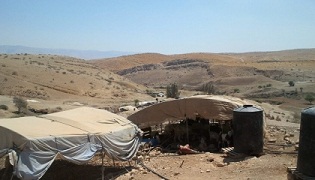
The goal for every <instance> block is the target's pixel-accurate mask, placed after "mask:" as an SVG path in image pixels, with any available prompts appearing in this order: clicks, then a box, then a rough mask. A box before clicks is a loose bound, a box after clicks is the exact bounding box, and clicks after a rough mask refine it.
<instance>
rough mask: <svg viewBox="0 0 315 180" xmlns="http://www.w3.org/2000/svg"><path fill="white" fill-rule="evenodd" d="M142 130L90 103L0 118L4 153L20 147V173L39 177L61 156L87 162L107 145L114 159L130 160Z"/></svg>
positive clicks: (0, 146)
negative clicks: (57, 110)
mask: <svg viewBox="0 0 315 180" xmlns="http://www.w3.org/2000/svg"><path fill="white" fill-rule="evenodd" d="M141 133H142V132H141V130H140V129H139V128H138V127H137V126H136V125H134V124H133V123H132V122H130V121H129V120H127V119H125V118H123V117H121V116H118V115H116V114H113V113H110V112H108V111H105V110H100V109H95V108H90V107H81V108H77V109H73V110H68V111H63V112H58V113H52V114H48V115H43V116H39V117H33V116H32V117H21V118H12V119H0V157H2V156H4V155H5V154H7V153H8V152H9V151H12V150H14V151H16V152H17V154H18V163H17V166H16V167H15V171H16V175H17V176H18V177H19V178H21V179H26V180H28V179H39V178H41V177H42V176H43V175H44V174H45V172H46V171H47V169H48V168H49V167H50V165H51V164H52V163H53V161H54V159H55V158H56V157H57V156H60V157H61V158H63V159H65V160H68V161H70V162H73V163H76V164H83V163H86V162H87V161H89V160H90V159H91V158H92V157H93V156H94V155H95V153H96V152H97V151H101V150H102V149H103V150H104V151H105V153H106V154H107V156H109V157H111V158H113V159H116V160H123V161H125V160H129V159H131V158H132V157H133V156H134V155H135V154H136V152H137V150H138V148H139V144H140V141H141Z"/></svg>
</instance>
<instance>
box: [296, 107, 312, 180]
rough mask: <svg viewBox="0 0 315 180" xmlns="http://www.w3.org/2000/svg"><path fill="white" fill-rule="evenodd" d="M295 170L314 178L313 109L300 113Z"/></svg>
mask: <svg viewBox="0 0 315 180" xmlns="http://www.w3.org/2000/svg"><path fill="white" fill-rule="evenodd" d="M297 170H298V171H299V172H300V173H302V174H304V175H307V176H311V177H315V107H310V108H307V109H304V110H303V111H302V112H301V124H300V140H299V152H298V160H297Z"/></svg>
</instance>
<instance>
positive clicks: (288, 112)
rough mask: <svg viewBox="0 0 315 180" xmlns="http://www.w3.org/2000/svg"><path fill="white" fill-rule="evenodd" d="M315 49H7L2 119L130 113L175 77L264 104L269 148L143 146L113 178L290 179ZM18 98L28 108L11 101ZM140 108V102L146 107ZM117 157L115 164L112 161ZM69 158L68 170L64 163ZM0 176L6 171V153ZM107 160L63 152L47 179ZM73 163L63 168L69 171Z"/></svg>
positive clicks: (86, 172) (0, 88) (89, 174)
mask: <svg viewBox="0 0 315 180" xmlns="http://www.w3.org/2000/svg"><path fill="white" fill-rule="evenodd" d="M314 67H315V49H297V50H285V51H274V52H249V53H190V54H176V55H163V54H156V53H145V54H135V55H128V56H120V57H116V58H106V59H95V60H84V59H77V58H72V57H67V56H57V55H49V54H27V53H24V54H0V107H1V108H0V118H14V117H21V116H33V115H40V114H47V113H52V112H58V111H63V110H69V109H74V108H77V107H80V106H89V107H95V108H100V109H105V110H108V111H110V112H113V113H116V114H119V115H122V116H125V117H127V116H128V115H130V114H132V113H134V112H133V111H129V112H120V111H119V107H122V106H137V104H139V102H148V101H156V98H158V100H159V101H164V100H165V99H166V97H156V96H154V95H153V94H156V93H159V92H163V93H165V94H166V88H167V86H168V85H170V84H172V83H175V84H176V85H177V86H178V87H179V92H180V96H179V98H184V97H190V96H194V95H204V94H213V95H222V96H233V97H238V98H241V99H246V100H249V101H251V102H253V103H254V104H255V105H258V106H260V107H261V108H262V109H263V110H264V114H265V119H266V124H267V127H266V132H267V133H266V136H265V138H264V154H263V155H261V156H259V157H256V156H245V155H242V154H236V155H235V154H234V155H231V154H229V153H210V152H202V153H198V154H193V155H178V154H176V153H163V152H161V150H159V149H152V150H150V151H146V152H144V151H139V154H140V155H139V156H141V162H143V164H144V165H145V166H146V167H149V168H150V169H151V170H152V171H154V172H157V173H158V174H159V175H160V177H159V176H158V175H157V174H154V173H152V171H150V170H148V169H146V168H145V167H144V166H142V165H141V164H139V162H138V163H135V162H134V161H132V162H131V163H130V164H128V163H126V162H116V164H113V162H112V161H111V160H108V161H106V163H105V174H106V175H107V176H106V178H107V179H275V180H278V179H287V167H291V166H296V161H297V150H298V141H299V123H300V119H301V111H302V110H303V109H305V108H307V107H310V106H313V104H312V103H313V101H314V99H313V100H309V99H308V98H306V97H307V96H308V97H315V91H314V89H315V82H314V81H315V70H314ZM14 97H19V98H22V99H24V100H25V101H26V102H27V109H25V110H23V111H19V108H18V107H16V104H15V103H14V102H13V99H14ZM139 110H141V108H139ZM113 165H115V166H113ZM63 167H67V170H65V169H63ZM0 168H1V170H0V177H2V179H5V178H7V176H6V174H5V172H6V171H5V168H4V159H3V158H2V159H1V163H0ZM100 169H101V162H100V159H99V157H95V158H94V159H93V160H92V161H91V162H90V163H89V164H86V165H84V166H77V165H72V164H69V163H66V162H64V161H62V160H57V161H56V162H55V163H54V164H53V166H52V167H51V168H50V169H49V170H48V172H47V173H46V174H45V176H44V177H43V178H42V179H100V177H101V174H100V173H101V170H100ZM65 171H66V172H65Z"/></svg>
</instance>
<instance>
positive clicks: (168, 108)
mask: <svg viewBox="0 0 315 180" xmlns="http://www.w3.org/2000/svg"><path fill="white" fill-rule="evenodd" d="M245 104H248V102H247V101H245V100H241V99H239V98H235V97H230V96H212V95H199V96H192V97H189V98H183V99H177V100H172V101H165V102H162V103H158V104H155V105H152V106H150V107H147V108H145V109H142V110H140V111H138V112H136V113H134V114H132V115H130V116H128V119H129V120H130V121H132V122H134V123H135V124H137V125H138V126H139V127H148V126H152V125H157V124H161V123H163V122H166V121H173V120H181V119H185V118H189V119H195V118H196V115H199V116H200V117H203V118H205V119H214V120H232V118H233V110H234V109H235V108H238V107H240V106H243V105H245Z"/></svg>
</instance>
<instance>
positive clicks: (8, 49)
mask: <svg viewBox="0 0 315 180" xmlns="http://www.w3.org/2000/svg"><path fill="white" fill-rule="evenodd" d="M0 53H6V54H17V53H28V54H54V55H62V56H71V57H75V58H81V59H85V60H90V59H100V58H113V57H118V56H125V55H131V54H135V53H131V52H122V51H95V50H75V49H49V48H34V47H27V46H9V45H0Z"/></svg>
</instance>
